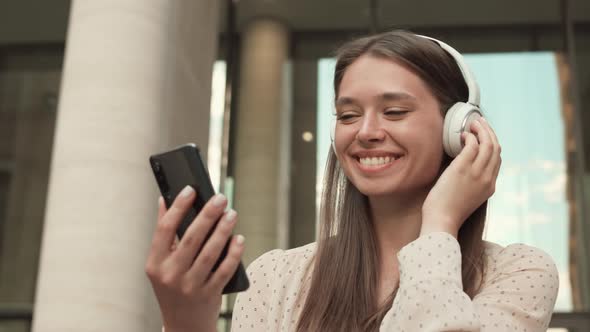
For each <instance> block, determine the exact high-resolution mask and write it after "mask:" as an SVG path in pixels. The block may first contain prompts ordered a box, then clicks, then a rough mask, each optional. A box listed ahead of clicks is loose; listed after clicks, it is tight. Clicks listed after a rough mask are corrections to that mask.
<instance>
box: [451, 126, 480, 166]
mask: <svg viewBox="0 0 590 332" xmlns="http://www.w3.org/2000/svg"><path fill="white" fill-rule="evenodd" d="M461 137H462V138H463V141H464V143H465V144H464V145H463V149H461V152H460V153H459V155H458V156H457V157H456V158H455V160H456V161H457V162H458V163H467V164H471V163H473V160H474V159H475V157H476V156H477V151H478V149H479V147H478V144H479V143H477V138H475V135H474V134H472V133H470V132H463V133H461Z"/></svg>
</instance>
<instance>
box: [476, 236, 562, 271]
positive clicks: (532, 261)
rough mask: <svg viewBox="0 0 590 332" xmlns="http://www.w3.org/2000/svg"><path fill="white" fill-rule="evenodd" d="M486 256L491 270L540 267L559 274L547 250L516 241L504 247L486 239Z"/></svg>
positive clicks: (542, 269) (541, 269)
mask: <svg viewBox="0 0 590 332" xmlns="http://www.w3.org/2000/svg"><path fill="white" fill-rule="evenodd" d="M484 245H485V256H486V259H487V263H488V266H489V267H491V268H492V270H491V271H490V270H489V269H488V272H491V273H492V274H493V272H494V270H493V269H494V268H495V269H496V271H495V272H509V271H510V270H521V269H530V268H534V269H538V270H540V271H547V272H552V273H555V274H557V267H556V266H555V262H554V261H553V258H551V256H550V255H549V254H547V253H546V252H545V251H543V250H541V249H539V248H536V247H533V246H529V245H526V244H522V243H515V244H511V245H508V246H506V247H502V246H500V245H498V244H496V243H493V242H488V241H484Z"/></svg>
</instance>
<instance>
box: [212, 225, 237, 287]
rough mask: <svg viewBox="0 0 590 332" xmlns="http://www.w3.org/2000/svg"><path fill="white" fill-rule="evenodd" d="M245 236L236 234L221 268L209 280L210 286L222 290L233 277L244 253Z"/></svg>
mask: <svg viewBox="0 0 590 332" xmlns="http://www.w3.org/2000/svg"><path fill="white" fill-rule="evenodd" d="M244 241H245V239H244V237H243V236H242V235H237V236H234V237H233V239H232V241H231V243H230V245H229V250H228V251H227V256H225V258H224V259H223V261H222V262H221V264H220V265H219V268H217V270H216V271H215V272H214V273H213V274H212V275H211V277H210V278H209V281H208V287H213V288H214V289H215V290H216V291H219V292H221V290H223V288H224V287H225V285H227V283H228V282H229V280H230V279H231V278H232V276H233V275H234V273H235V272H236V269H237V268H238V265H239V264H240V260H241V259H242V254H243V253H244V248H245V247H244Z"/></svg>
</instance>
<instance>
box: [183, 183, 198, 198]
mask: <svg viewBox="0 0 590 332" xmlns="http://www.w3.org/2000/svg"><path fill="white" fill-rule="evenodd" d="M194 192H195V190H194V189H193V187H191V186H186V187H184V189H182V191H181V192H180V196H182V197H185V198H186V197H189V196H190V195H192V194H193V193H194Z"/></svg>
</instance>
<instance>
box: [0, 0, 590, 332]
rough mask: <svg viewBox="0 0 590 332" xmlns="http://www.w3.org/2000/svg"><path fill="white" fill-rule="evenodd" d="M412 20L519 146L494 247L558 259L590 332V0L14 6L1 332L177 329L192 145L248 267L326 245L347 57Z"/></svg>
mask: <svg viewBox="0 0 590 332" xmlns="http://www.w3.org/2000/svg"><path fill="white" fill-rule="evenodd" d="M393 28H403V29H409V30H411V31H414V32H416V33H420V34H426V35H430V36H433V37H436V38H440V39H443V40H444V41H446V42H448V43H449V44H451V45H453V46H454V47H455V48H457V49H458V50H459V51H461V52H462V53H464V54H465V56H466V60H467V62H468V63H469V64H470V65H471V66H472V68H473V70H474V72H475V75H476V77H477V78H478V81H479V83H480V85H481V89H482V105H483V110H484V112H485V113H486V115H487V117H488V118H489V119H490V121H491V122H492V124H493V126H494V128H495V129H496V131H497V133H498V136H499V138H500V142H501V144H502V147H503V160H504V162H503V166H502V171H501V173H500V176H499V179H498V186H497V191H496V194H495V196H494V198H493V199H492V201H491V204H490V216H489V220H488V226H487V230H486V239H488V240H490V241H494V242H497V243H500V244H502V245H506V244H508V243H513V242H524V243H527V244H530V245H534V246H537V247H540V248H542V249H544V250H545V251H547V252H548V253H549V254H551V256H552V257H553V258H554V259H555V261H556V263H557V266H558V269H559V271H560V280H561V285H560V294H559V296H558V299H557V305H556V314H554V316H553V320H552V323H551V326H553V327H554V328H557V329H560V330H563V331H590V283H589V277H590V267H589V264H590V243H588V239H590V134H588V129H590V111H589V110H590V2H588V1H587V0H521V1H509V0H496V1H488V2H481V1H467V0H448V1H425V0H415V1H406V2H400V1H385V0H363V1H360V0H338V1H337V0H322V1H312V0H298V1H287V0H239V1H238V0H235V1H232V0H227V1H213V0H209V1H206V0H176V1H164V0H117V1H114V0H101V1H65V0H54V1H45V2H43V1H31V0H21V1H7V0H2V1H0V248H1V249H0V331H7V332H8V331H10V332H12V331H15V332H16V331H19V332H21V331H30V330H34V331H157V330H158V329H159V326H160V318H159V311H158V308H157V305H156V302H155V299H154V296H153V295H152V291H151V288H150V286H149V283H148V281H147V279H146V278H145V275H144V270H143V267H144V262H145V258H146V255H147V249H148V246H149V243H150V241H151V233H152V231H153V227H154V225H155V221H156V217H155V215H156V197H157V189H156V185H155V182H154V181H153V178H152V177H153V176H152V174H151V170H150V168H149V164H148V162H147V160H148V157H149V155H150V154H153V153H156V152H160V151H163V150H165V149H168V148H171V147H174V146H177V145H180V144H182V143H186V142H195V143H197V144H198V145H199V146H200V147H201V150H202V151H203V152H204V153H205V154H206V155H207V156H208V158H207V159H208V166H209V170H210V173H211V176H212V179H213V182H214V185H215V186H216V188H217V189H218V190H219V191H222V192H224V193H226V194H227V195H228V196H229V198H230V199H231V203H232V205H233V206H234V208H236V209H237V210H238V212H239V215H240V222H239V225H238V230H237V232H239V233H242V234H244V235H245V236H246V238H247V242H246V243H247V251H246V254H245V257H244V261H245V263H246V264H247V263H249V262H251V261H252V260H253V259H254V258H256V257H257V256H258V255H260V254H261V253H263V252H265V251H267V250H270V249H273V248H292V247H297V246H300V245H303V244H306V243H309V242H313V241H314V240H315V234H316V222H317V221H316V220H317V208H318V198H319V195H318V194H319V190H320V185H321V179H322V173H323V168H324V162H325V158H326V155H327V151H328V149H329V146H330V143H329V133H328V121H329V116H330V113H331V111H332V107H333V106H332V99H333V91H332V81H331V80H332V74H333V66H334V59H333V54H334V50H335V49H336V47H337V46H338V45H340V44H341V43H342V42H344V41H346V40H349V39H351V38H353V37H357V36H361V35H365V34H368V33H372V32H379V31H385V30H388V29H393ZM232 303H233V299H232V298H227V299H224V307H223V313H222V316H221V318H220V321H219V328H220V331H221V330H228V331H229V328H230V326H229V318H230V317H231V304H232Z"/></svg>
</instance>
